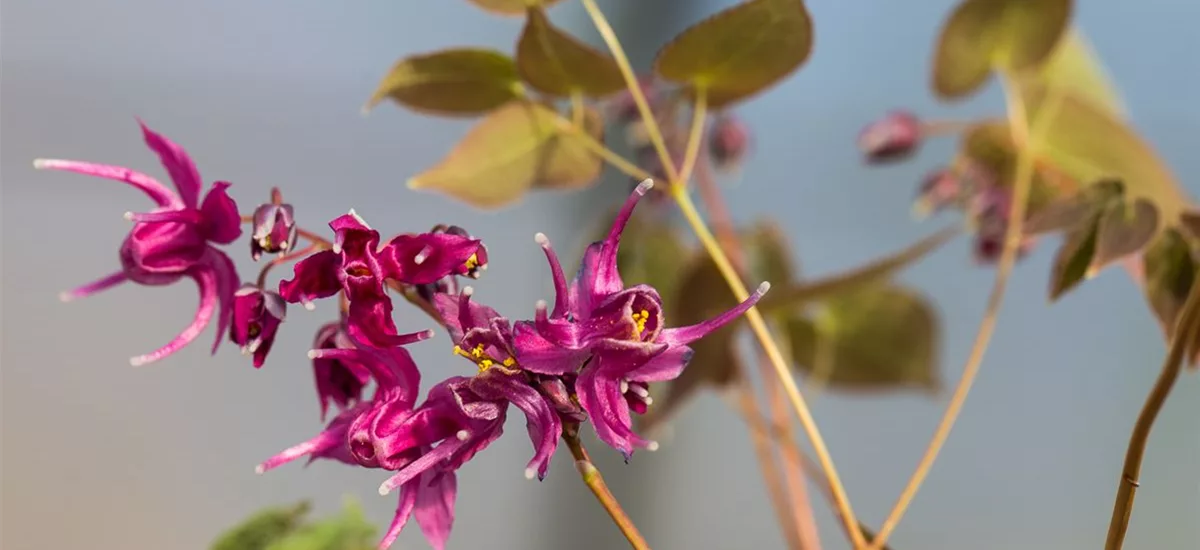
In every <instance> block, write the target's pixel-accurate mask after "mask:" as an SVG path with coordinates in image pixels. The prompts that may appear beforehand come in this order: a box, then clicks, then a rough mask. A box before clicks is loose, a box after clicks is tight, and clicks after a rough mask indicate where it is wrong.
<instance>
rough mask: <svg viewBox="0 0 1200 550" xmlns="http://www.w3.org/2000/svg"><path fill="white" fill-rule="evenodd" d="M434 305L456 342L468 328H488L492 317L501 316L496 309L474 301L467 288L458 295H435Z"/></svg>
mask: <svg viewBox="0 0 1200 550" xmlns="http://www.w3.org/2000/svg"><path fill="white" fill-rule="evenodd" d="M467 288H468V289H469V288H470V287H467ZM433 307H434V309H436V310H437V312H438V315H439V316H440V317H441V318H442V322H443V323H444V324H445V325H446V330H447V331H448V332H450V338H451V339H452V340H453V341H455V342H459V341H461V340H462V339H463V335H464V334H466V332H467V331H468V330H471V329H473V328H488V327H489V326H490V325H491V320H492V319H495V318H498V317H500V314H499V313H497V312H496V310H494V309H492V308H490V307H488V306H485V305H482V304H479V303H476V302H474V301H472V300H471V292H470V291H469V290H465V289H464V291H462V292H460V293H459V294H458V295H457V296H451V295H449V294H437V295H435V296H434V297H433Z"/></svg>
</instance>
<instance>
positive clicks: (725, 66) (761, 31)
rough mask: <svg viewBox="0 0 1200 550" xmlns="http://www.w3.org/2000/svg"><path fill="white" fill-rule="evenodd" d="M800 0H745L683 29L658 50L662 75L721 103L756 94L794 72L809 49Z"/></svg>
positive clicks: (805, 16)
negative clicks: (701, 91)
mask: <svg viewBox="0 0 1200 550" xmlns="http://www.w3.org/2000/svg"><path fill="white" fill-rule="evenodd" d="M812 41H813V28H812V19H811V18H810V17H809V15H808V9H807V8H805V6H804V2H803V1H802V0H750V1H748V2H743V3H741V4H737V5H735V6H733V7H731V8H728V9H726V10H724V11H721V12H719V13H717V14H715V15H713V16H711V17H709V18H708V19H705V20H704V21H701V22H699V23H697V24H696V25H693V26H692V27H690V28H688V29H686V30H684V31H683V33H681V34H680V35H679V36H677V37H675V39H674V40H672V41H671V42H669V43H667V45H666V46H664V47H663V49H662V50H660V51H659V52H658V58H657V59H656V60H655V62H654V70H655V72H657V73H658V74H659V75H660V76H662V77H663V78H665V79H667V80H669V81H671V82H675V83H677V84H682V85H686V86H690V87H691V88H692V89H693V90H703V93H704V94H705V97H706V98H707V101H708V105H709V106H710V107H713V108H721V107H725V106H728V105H729V104H731V103H734V102H736V101H739V100H742V99H745V98H747V97H750V96H752V95H754V94H757V93H759V92H761V91H763V90H765V89H767V88H769V87H771V86H772V85H774V84H776V83H778V82H779V81H780V80H782V79H783V78H785V77H786V76H787V75H789V74H791V73H792V71H795V70H796V69H797V68H799V67H800V65H802V64H804V61H805V60H807V59H808V56H809V54H810V53H811V52H812Z"/></svg>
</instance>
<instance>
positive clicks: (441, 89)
mask: <svg viewBox="0 0 1200 550" xmlns="http://www.w3.org/2000/svg"><path fill="white" fill-rule="evenodd" d="M520 95H521V84H520V80H519V78H518V76H517V65H516V63H514V62H513V60H512V58H510V57H509V56H507V55H504V54H502V53H500V52H497V51H495V50H489V49H483V48H455V49H451V50H442V51H439V52H433V53H426V54H420V55H414V56H411V57H406V58H404V59H401V60H400V61H399V62H397V63H396V64H395V65H394V66H392V69H391V70H390V71H388V74H387V76H384V77H383V81H382V82H380V83H379V88H377V89H376V90H375V93H374V94H371V99H369V100H367V104H366V106H365V107H363V109H364V110H369V109H371V108H372V107H374V106H375V105H378V104H379V102H380V101H383V100H384V99H388V98H390V99H392V100H394V101H395V102H396V103H399V104H401V105H404V106H405V107H408V108H410V109H413V110H415V111H419V112H425V113H431V114H438V115H477V114H481V113H486V112H488V111H491V110H493V109H495V108H497V107H500V106H501V105H504V104H505V103H508V102H510V101H512V100H514V99H516V98H518V97H520Z"/></svg>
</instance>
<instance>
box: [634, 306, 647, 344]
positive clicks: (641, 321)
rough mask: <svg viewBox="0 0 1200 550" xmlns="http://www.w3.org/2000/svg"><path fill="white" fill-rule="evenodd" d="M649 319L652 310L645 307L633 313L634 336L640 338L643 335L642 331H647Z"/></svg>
mask: <svg viewBox="0 0 1200 550" xmlns="http://www.w3.org/2000/svg"><path fill="white" fill-rule="evenodd" d="M649 320H650V312H649V311H647V310H644V309H643V310H641V311H639V312H637V313H634V314H633V322H634V326H633V336H634V337H635V338H639V339H640V338H641V337H642V333H643V332H645V331H646V321H649Z"/></svg>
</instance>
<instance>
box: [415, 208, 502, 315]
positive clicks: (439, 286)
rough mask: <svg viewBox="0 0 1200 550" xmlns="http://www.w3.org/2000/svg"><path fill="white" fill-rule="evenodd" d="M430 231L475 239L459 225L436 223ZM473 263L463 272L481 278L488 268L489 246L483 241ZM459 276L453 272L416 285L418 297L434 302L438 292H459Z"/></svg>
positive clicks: (471, 276) (436, 233) (430, 302)
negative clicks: (482, 272) (481, 273)
mask: <svg viewBox="0 0 1200 550" xmlns="http://www.w3.org/2000/svg"><path fill="white" fill-rule="evenodd" d="M429 232H430V233H432V234H434V235H438V234H443V233H446V234H450V235H457V236H459V237H464V238H467V239H471V240H475V237H473V236H471V234H470V233H468V232H467V230H466V229H463V228H461V227H459V226H457V225H445V224H439V225H435V226H434V227H433V229H432V230H430V231H429ZM472 263H473V264H474V265H473V266H472V267H471V268H469V269H468V270H467V272H466V273H465V274H463V276H466V277H470V278H472V279H477V278H479V275H480V272H481V271H483V270H485V269H487V247H486V246H484V245H483V244H482V243H480V245H479V251H478V252H477V254H476V261H474V262H472ZM458 277H459V274H458V273H451V274H449V275H446V276H445V277H442V278H441V279H438V280H436V281H434V282H432V283H425V284H418V285H414V289H415V290H416V293H417V296H418V297H420V298H421V299H422V300H424V301H425V302H426V303H429V304H433V297H434V296H436V295H438V294H458Z"/></svg>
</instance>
